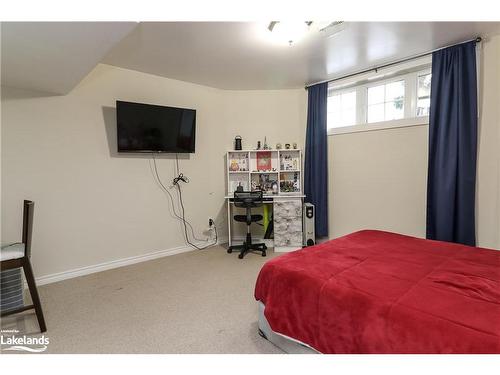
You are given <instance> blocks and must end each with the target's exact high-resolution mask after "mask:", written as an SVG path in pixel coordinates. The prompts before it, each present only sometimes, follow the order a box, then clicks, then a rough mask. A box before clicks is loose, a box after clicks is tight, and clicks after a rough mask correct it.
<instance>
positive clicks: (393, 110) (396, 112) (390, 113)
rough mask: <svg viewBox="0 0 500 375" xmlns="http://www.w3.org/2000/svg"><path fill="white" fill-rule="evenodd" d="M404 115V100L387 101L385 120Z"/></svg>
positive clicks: (399, 117)
mask: <svg viewBox="0 0 500 375" xmlns="http://www.w3.org/2000/svg"><path fill="white" fill-rule="evenodd" d="M403 117H404V105H403V100H397V101H394V102H388V103H385V120H386V121H389V120H398V119H402V118H403Z"/></svg>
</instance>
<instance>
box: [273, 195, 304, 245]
mask: <svg viewBox="0 0 500 375" xmlns="http://www.w3.org/2000/svg"><path fill="white" fill-rule="evenodd" d="M273 209H274V212H273V218H274V245H275V246H278V247H291V246H297V247H301V246H302V200H301V199H290V200H277V201H275V202H274V207H273Z"/></svg>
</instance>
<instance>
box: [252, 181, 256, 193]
mask: <svg viewBox="0 0 500 375" xmlns="http://www.w3.org/2000/svg"><path fill="white" fill-rule="evenodd" d="M251 186H252V191H256V190H257V181H255V180H252V183H251Z"/></svg>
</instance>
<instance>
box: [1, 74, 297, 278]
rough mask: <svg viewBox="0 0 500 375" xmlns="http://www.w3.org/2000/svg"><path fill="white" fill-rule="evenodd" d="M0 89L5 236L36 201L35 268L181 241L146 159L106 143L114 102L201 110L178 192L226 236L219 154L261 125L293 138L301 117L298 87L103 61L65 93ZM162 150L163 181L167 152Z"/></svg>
mask: <svg viewBox="0 0 500 375" xmlns="http://www.w3.org/2000/svg"><path fill="white" fill-rule="evenodd" d="M2 94H3V97H2V131H3V137H2V201H3V207H2V242H4V243H5V242H11V241H19V239H20V238H19V236H20V226H21V214H22V212H21V210H22V200H23V199H25V198H28V199H32V200H34V201H35V202H36V207H35V225H34V232H33V236H34V238H33V246H34V248H33V263H34V268H35V272H36V275H37V276H39V277H40V276H46V275H50V274H54V273H57V272H63V271H68V270H71V269H77V268H80V267H86V266H92V265H95V264H100V263H103V262H109V261H114V260H117V259H123V258H127V257H132V256H140V255H144V254H148V253H151V252H154V251H160V250H165V249H171V248H176V247H180V246H184V241H183V235H182V232H181V228H182V227H181V225H180V223H179V222H178V221H177V220H175V219H174V218H173V217H172V215H171V207H170V204H169V200H168V198H167V197H166V195H165V194H164V193H163V192H162V191H161V190H160V189H159V188H158V186H157V185H156V183H155V180H154V178H153V175H152V170H151V162H150V156H148V155H146V156H141V155H123V154H117V153H116V152H115V151H114V150H115V149H116V117H115V116H116V115H115V112H114V107H115V100H117V99H119V100H129V101H136V102H145V103H154V104H160V105H170V106H180V107H189V108H195V109H196V110H197V139H196V153H195V154H192V155H189V156H188V157H187V159H186V158H181V159H180V166H181V170H182V172H183V173H184V174H185V175H187V176H188V177H189V178H190V181H191V182H190V184H188V185H186V186H185V187H184V190H183V196H184V199H185V207H186V213H187V215H188V219H189V220H190V221H191V222H192V224H193V226H194V228H195V230H196V233H197V234H198V236H202V231H203V230H204V229H205V228H206V227H207V221H208V217H209V216H212V217H216V218H217V223H218V228H219V234H220V236H221V237H224V236H227V233H226V227H225V220H226V218H225V210H224V199H223V196H224V193H225V180H224V168H225V164H224V155H225V151H226V150H227V149H229V148H231V147H232V141H233V138H234V136H235V135H237V134H240V135H242V136H243V137H244V142H245V145H246V146H250V145H254V144H255V143H256V141H257V140H258V139H263V138H264V135H265V134H266V132H267V134H269V138H268V139H269V140H272V142H276V141H278V140H279V141H281V142H285V141H289V140H290V141H292V142H293V141H300V140H301V139H303V132H302V129H304V124H305V100H306V99H305V98H306V93H305V91H304V90H303V89H301V90H283V91H266V92H260V91H248V92H229V91H221V90H217V89H213V88H208V87H204V86H200V85H195V84H190V83H185V82H181V81H175V80H170V79H166V78H161V77H157V76H153V75H148V74H144V73H139V72H135V71H131V70H126V69H119V68H116V67H112V66H109V65H99V66H97V67H96V69H95V70H94V71H93V72H92V73H91V74H90V75H89V76H88V77H87V78H86V79H85V80H84V81H82V82H81V83H80V85H79V86H78V87H77V88H75V89H74V90H73V91H72V92H71V93H69V94H68V95H65V96H45V95H44V94H43V93H35V92H26V91H20V90H15V89H11V88H6V87H4V88H3V91H2ZM249 129H251V131H249ZM280 134H282V137H283V138H280V137H281V136H280ZM158 158H159V159H160V160H159V161H158V166H159V170H160V173H161V175H162V176H163V179H164V181H166V182H167V183H168V182H169V181H171V179H172V177H173V176H174V159H172V157H171V156H159V157H158Z"/></svg>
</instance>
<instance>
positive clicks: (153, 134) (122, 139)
mask: <svg viewBox="0 0 500 375" xmlns="http://www.w3.org/2000/svg"><path fill="white" fill-rule="evenodd" d="M116 122H117V136H118V152H171V153H193V152H194V144H195V133H196V110H194V109H185V108H175V107H164V106H160V105H150V104H143V103H132V102H123V101H119V100H117V101H116Z"/></svg>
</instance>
